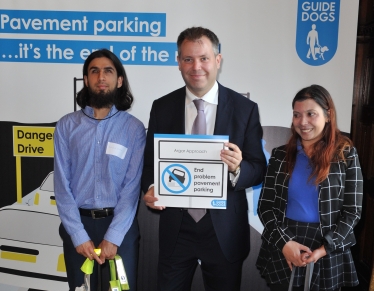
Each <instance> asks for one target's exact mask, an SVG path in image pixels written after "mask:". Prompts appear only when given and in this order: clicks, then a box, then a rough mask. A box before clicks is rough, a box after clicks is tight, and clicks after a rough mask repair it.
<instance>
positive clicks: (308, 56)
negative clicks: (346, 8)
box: [296, 0, 340, 66]
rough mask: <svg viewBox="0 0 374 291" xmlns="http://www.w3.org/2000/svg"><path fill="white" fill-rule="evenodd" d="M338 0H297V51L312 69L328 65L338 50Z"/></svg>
mask: <svg viewBox="0 0 374 291" xmlns="http://www.w3.org/2000/svg"><path fill="white" fill-rule="evenodd" d="M339 14H340V0H333V1H315V0H310V1H306V0H299V2H298V9H297V29H296V51H297V54H298V56H299V58H300V59H301V60H302V61H303V62H304V63H306V64H308V65H311V66H321V65H324V64H326V63H327V62H329V61H330V60H331V59H332V58H333V57H334V55H335V53H336V50H337V48H338V35H339Z"/></svg>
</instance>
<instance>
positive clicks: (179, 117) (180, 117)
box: [170, 87, 186, 134]
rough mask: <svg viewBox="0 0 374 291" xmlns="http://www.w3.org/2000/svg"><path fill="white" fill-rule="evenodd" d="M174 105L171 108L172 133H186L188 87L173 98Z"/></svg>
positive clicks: (180, 90)
mask: <svg viewBox="0 0 374 291" xmlns="http://www.w3.org/2000/svg"><path fill="white" fill-rule="evenodd" d="M173 101H174V103H173V104H172V106H171V108H170V109H171V112H170V113H171V115H172V118H171V120H172V121H173V123H174V124H171V128H172V132H171V133H174V134H184V133H185V130H186V129H185V112H186V110H185V105H186V87H183V88H181V89H179V90H178V91H177V92H176V94H175V96H174V97H173Z"/></svg>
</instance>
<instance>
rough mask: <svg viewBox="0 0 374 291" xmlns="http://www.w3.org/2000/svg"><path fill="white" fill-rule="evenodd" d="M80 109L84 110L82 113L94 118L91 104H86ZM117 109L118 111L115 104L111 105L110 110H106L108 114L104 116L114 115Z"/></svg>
mask: <svg viewBox="0 0 374 291" xmlns="http://www.w3.org/2000/svg"><path fill="white" fill-rule="evenodd" d="M82 111H84V113H85V114H86V115H88V116H89V117H92V118H93V119H95V118H94V110H93V108H92V107H91V106H88V105H86V107H85V108H84V109H83V108H82ZM117 111H118V109H117V108H116V106H115V105H113V106H112V108H110V110H109V112H108V115H107V116H105V118H107V117H110V116H112V115H114V114H115V113H117Z"/></svg>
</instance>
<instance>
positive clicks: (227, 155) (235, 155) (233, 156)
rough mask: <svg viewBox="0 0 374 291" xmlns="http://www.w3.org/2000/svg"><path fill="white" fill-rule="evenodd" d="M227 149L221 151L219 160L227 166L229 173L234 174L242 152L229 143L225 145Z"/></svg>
mask: <svg viewBox="0 0 374 291" xmlns="http://www.w3.org/2000/svg"><path fill="white" fill-rule="evenodd" d="M225 146H226V147H228V148H229V149H227V150H221V160H222V161H223V162H224V163H225V164H227V167H228V169H229V172H234V171H235V170H236V169H237V168H238V167H239V165H240V163H241V161H242V160H243V158H242V151H241V150H240V149H239V147H238V146H237V145H236V144H233V143H231V142H227V143H225Z"/></svg>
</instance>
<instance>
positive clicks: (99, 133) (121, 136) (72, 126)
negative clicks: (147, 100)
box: [54, 49, 145, 290]
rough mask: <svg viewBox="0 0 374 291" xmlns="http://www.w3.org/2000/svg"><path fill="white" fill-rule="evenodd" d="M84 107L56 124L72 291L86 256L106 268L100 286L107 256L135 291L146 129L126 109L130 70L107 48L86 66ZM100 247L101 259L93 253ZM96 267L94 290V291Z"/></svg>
mask: <svg viewBox="0 0 374 291" xmlns="http://www.w3.org/2000/svg"><path fill="white" fill-rule="evenodd" d="M83 78H84V87H83V89H82V90H81V91H80V92H79V93H78V94H77V103H78V105H79V106H80V107H81V110H79V111H76V112H73V113H70V114H67V115H65V116H64V117H62V118H61V119H60V120H59V121H58V122H57V125H56V129H55V135H54V143H55V159H54V186H55V197H56V203H57V208H58V211H59V214H60V218H61V222H62V223H61V225H60V228H59V232H60V236H61V238H62V240H63V249H64V256H65V264H66V272H67V277H68V283H69V288H70V290H75V288H76V287H78V286H81V285H82V284H83V275H84V274H83V273H82V271H81V270H80V267H81V266H82V264H83V262H84V261H85V260H86V258H89V259H91V260H96V262H97V263H98V264H100V265H102V268H101V270H102V275H103V276H102V278H103V279H102V289H101V290H108V288H109V270H108V269H109V267H108V266H107V265H108V264H107V263H105V261H106V260H107V259H113V258H114V256H115V255H116V254H119V255H120V256H121V257H122V259H123V262H124V266H125V270H126V273H127V277H128V281H129V286H130V288H131V290H136V273H137V262H138V248H139V231H138V223H137V220H136V218H135V213H136V209H137V205H138V200H139V195H140V178H141V173H142V169H143V151H144V146H145V129H144V126H143V124H142V123H141V122H140V121H139V120H138V119H136V118H135V117H133V116H131V115H130V114H129V113H127V112H126V110H127V109H129V108H130V106H131V104H132V102H133V96H132V93H131V91H130V86H129V82H128V80H127V76H126V72H125V70H124V68H123V66H122V64H121V62H120V60H119V59H118V58H117V57H116V56H115V55H114V54H113V53H112V52H110V51H109V50H106V49H102V50H98V51H95V52H93V53H92V54H91V55H90V56H89V57H88V58H87V59H86V61H85V63H84V66H83ZM95 248H99V249H101V254H100V256H97V255H96V254H95V252H94V249H95ZM98 269H99V268H98V267H97V265H96V266H95V268H94V274H92V275H91V290H97V281H98V275H97V270H98Z"/></svg>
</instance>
